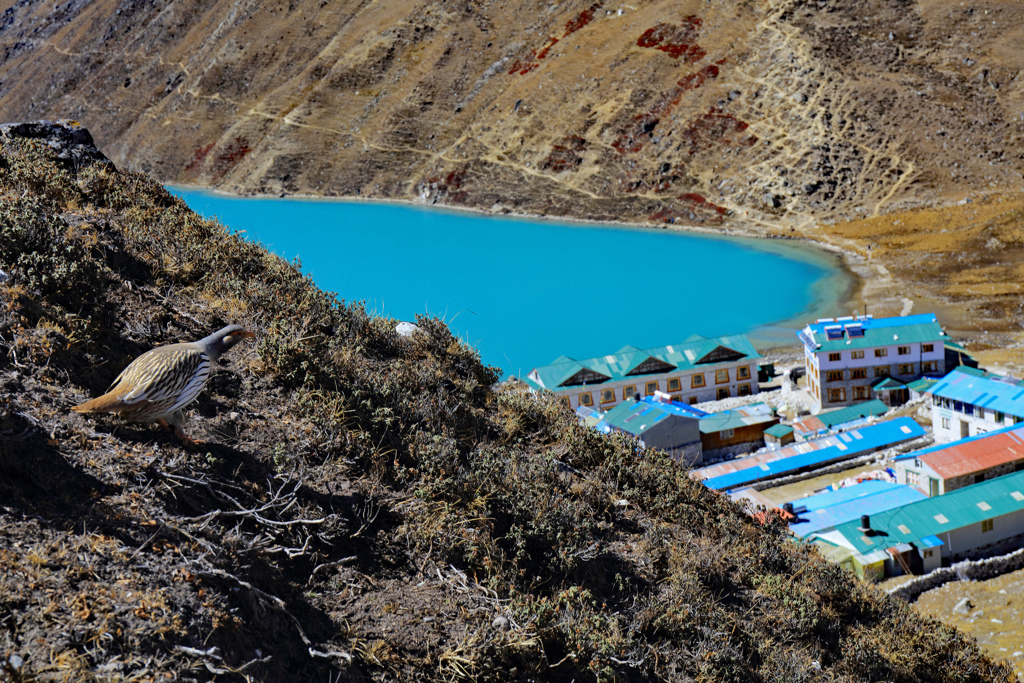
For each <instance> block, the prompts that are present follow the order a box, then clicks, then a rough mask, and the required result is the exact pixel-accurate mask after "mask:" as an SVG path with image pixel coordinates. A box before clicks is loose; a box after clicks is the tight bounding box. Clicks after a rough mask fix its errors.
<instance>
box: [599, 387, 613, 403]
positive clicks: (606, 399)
mask: <svg viewBox="0 0 1024 683" xmlns="http://www.w3.org/2000/svg"><path fill="white" fill-rule="evenodd" d="M614 400H615V390H614V389H602V390H601V403H611V402H613V401H614Z"/></svg>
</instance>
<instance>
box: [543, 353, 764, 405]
mask: <svg viewBox="0 0 1024 683" xmlns="http://www.w3.org/2000/svg"><path fill="white" fill-rule="evenodd" d="M740 368H745V369H746V376H745V377H744V378H740V377H739V375H740ZM719 370H725V371H726V372H728V377H729V379H728V381H726V382H718V381H716V379H717V378H716V373H717V371H719ZM695 376H699V377H701V378H702V381H703V385H700V384H698V386H694V377H695ZM672 379H678V380H679V386H678V387H677V388H672V389H670V388H669V380H672ZM649 385H650V386H649ZM628 387H632V388H633V389H634V390H635V391H636V392H637V393H638V394H639V395H640V396H641V397H642V396H651V395H653V394H654V392H655V391H661V392H664V393H666V394H668V395H669V396H671V397H672V400H674V401H679V402H680V403H689V404H694V403H705V402H707V401H715V400H717V399H718V394H719V390H720V389H721V390H725V391H728V392H729V396H741V395H744V394H743V393H741V392H743V391H745V392H746V393H749V394H756V393H758V391H759V389H758V386H757V360H750V359H744V360H738V361H731V362H727V363H714V364H711V365H705V366H703V367H701V368H699V369H693V370H687V371H685V372H678V371H677V372H667V373H663V374H657V375H637V376H635V377H632V378H630V379H628V380H619V381H617V382H604V383H602V384H587V385H581V386H575V387H563V388H561V389H553V390H552V391H553V392H554V393H555V394H556V395H558V396H559V397H561V398H562V399H563V400H568V402H569V407H571V408H572V409H573V410H575V409H576V408H578V407H580V405H585V406H589V407H591V408H596V409H598V410H608V409H609V408H614V407H615V406H617V405H618V404H620V403H622V401H623V400H626V399H627V398H628V395H627V394H624V390H626V389H627V388H628ZM605 391H611V392H612V396H613V398H612V400H607V401H606V400H603V398H606V397H604V396H602V392H605ZM583 394H589V396H590V400H591V403H582V404H581V403H580V396H581V395H583Z"/></svg>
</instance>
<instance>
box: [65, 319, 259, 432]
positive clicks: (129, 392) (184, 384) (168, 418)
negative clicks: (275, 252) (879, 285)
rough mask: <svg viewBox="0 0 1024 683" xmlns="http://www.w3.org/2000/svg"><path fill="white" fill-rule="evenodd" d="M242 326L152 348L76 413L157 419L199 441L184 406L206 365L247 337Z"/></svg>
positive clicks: (201, 381) (206, 373) (192, 397)
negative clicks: (190, 429)
mask: <svg viewBox="0 0 1024 683" xmlns="http://www.w3.org/2000/svg"><path fill="white" fill-rule="evenodd" d="M255 336H256V335H254V334H253V333H252V332H249V331H248V330H245V329H243V328H242V327H241V326H240V325H228V326H227V327H225V328H223V329H221V330H217V331H216V332H214V333H213V334H211V335H210V336H208V337H204V338H203V339H200V340H199V341H194V342H184V343H181V344H167V345H166V346H158V347H156V348H155V349H150V350H149V351H147V352H146V353H144V354H142V355H141V356H139V357H138V358H136V359H135V360H133V361H132V362H131V364H130V365H129V366H128V367H126V368H125V369H124V370H123V371H121V374H120V375H118V376H117V379H115V380H114V383H113V384H111V385H110V389H108V390H107V393H105V394H103V395H102V396H99V397H97V398H94V399H92V400H91V401H86V402H85V403H83V404H81V405H77V406H75V407H74V408H72V410H74V411H76V412H79V413H119V414H120V415H121V417H123V418H124V419H126V420H128V421H129V422H156V423H158V424H160V426H162V427H165V428H167V429H170V430H171V431H172V432H174V435H175V436H177V437H178V438H179V439H181V440H182V441H184V442H186V443H190V444H194V443H198V442H196V441H194V440H192V439H190V438H189V437H188V436H187V435H186V434H185V431H184V429H183V428H184V422H185V417H184V414H183V412H182V410H183V409H184V408H185V406H187V405H188V404H189V403H191V402H192V401H194V400H195V399H196V397H197V396H199V392H200V391H202V390H203V387H204V386H205V385H206V380H207V379H208V378H209V376H210V364H211V363H212V362H215V361H216V360H217V359H218V358H220V357H221V355H223V354H224V353H225V352H226V351H227V350H228V349H230V348H231V347H232V346H234V345H235V344H237V343H238V342H240V341H242V340H243V339H245V338H246V337H255Z"/></svg>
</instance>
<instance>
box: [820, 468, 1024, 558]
mask: <svg viewBox="0 0 1024 683" xmlns="http://www.w3.org/2000/svg"><path fill="white" fill-rule="evenodd" d="M1020 510H1024V472H1015V473H1013V474H1007V475H1005V476H1002V477H997V478H995V479H991V480H989V481H986V482H982V483H980V484H972V485H971V486H965V487H964V488H961V489H957V490H955V491H952V492H950V493H946V494H944V495H941V496H935V497H934V498H926V499H925V500H922V501H918V502H916V503H910V504H909V505H903V506H901V507H898V508H894V509H892V510H887V511H886V512H880V513H876V514H873V515H871V528H872V529H874V530H875V531H876V532H881V533H879V534H876V535H874V536H866V535H865V534H864V532H862V531H859V530H858V527H860V521H859V520H856V521H852V522H847V523H846V524H840V525H838V526H837V527H836V528H835V531H836V532H838V533H839V534H841V535H842V536H843V538H845V539H846V540H847V541H848V542H849V543H850V544H851V545H852V546H853V548H854V549H855V550H856V551H857V552H859V553H863V554H867V553H870V552H873V551H875V550H882V549H885V548H890V547H892V546H894V545H897V544H899V543H915V542H919V541H920V540H921V539H923V538H925V537H927V536H934V535H937V534H941V533H944V532H946V531H951V530H954V529H959V528H961V527H965V526H968V525H971V524H977V523H980V522H982V521H984V520H986V519H992V518H994V517H1000V516H1002V515H1006V514H1009V513H1012V512H1017V511H1020Z"/></svg>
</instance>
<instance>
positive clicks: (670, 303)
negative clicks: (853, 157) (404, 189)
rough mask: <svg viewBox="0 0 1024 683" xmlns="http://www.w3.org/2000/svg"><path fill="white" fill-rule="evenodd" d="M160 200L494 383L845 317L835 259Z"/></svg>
mask: <svg viewBox="0 0 1024 683" xmlns="http://www.w3.org/2000/svg"><path fill="white" fill-rule="evenodd" d="M169 189H170V190H171V191H172V192H173V193H174V194H176V195H178V196H180V197H182V198H183V199H184V200H185V202H186V203H187V204H188V205H189V207H190V208H192V209H193V210H195V211H196V212H197V213H200V214H202V215H204V216H206V217H210V218H217V219H218V220H219V221H220V222H221V223H223V224H224V225H226V226H227V227H228V228H229V229H230V230H232V231H235V232H242V233H244V237H246V238H247V239H251V240H256V241H258V242H260V243H262V244H263V245H264V246H266V247H267V248H268V249H270V250H271V251H273V252H274V253H276V254H279V255H281V256H283V257H284V258H287V259H295V258H298V259H300V260H301V264H302V270H303V272H305V273H308V274H309V275H310V276H311V277H312V278H313V280H314V281H315V282H316V284H317V285H318V286H319V287H321V288H322V289H326V290H330V291H333V292H335V293H337V295H338V297H339V298H341V299H344V300H347V301H364V302H365V304H366V307H367V309H368V310H369V311H371V312H374V313H377V314H379V315H387V316H391V317H394V318H397V319H401V320H410V321H411V320H413V319H414V316H415V315H416V314H429V315H435V316H438V317H440V318H442V319H443V320H445V321H446V322H447V323H448V324H449V326H450V327H451V329H452V330H453V331H454V332H456V333H457V334H458V335H459V337H460V338H461V339H463V340H464V341H466V342H468V343H470V344H472V345H473V346H475V347H476V348H478V349H479V350H480V353H481V356H482V358H483V360H484V362H485V363H488V364H491V365H496V366H499V367H500V368H501V369H502V373H501V374H502V377H504V376H506V375H508V374H514V375H522V374H525V373H528V372H529V371H530V370H531V369H532V368H533V367H536V366H538V365H546V364H548V363H550V362H551V361H553V360H554V359H555V358H557V357H558V356H561V355H563V354H564V355H567V356H570V357H573V358H591V357H595V356H599V355H605V354H609V353H614V352H615V351H617V350H618V349H620V348H622V347H623V346H625V345H627V344H630V345H633V346H636V347H639V348H647V347H654V346H663V345H666V344H674V343H679V342H681V341H683V340H685V339H686V338H687V337H689V336H690V335H693V334H700V335H703V336H706V337H712V336H719V335H726V334H737V333H746V334H749V335H750V337H751V339H752V340H753V342H754V344H755V346H757V347H758V348H759V349H761V350H764V349H766V348H769V347H777V346H792V345H795V343H796V337H795V335H794V330H795V329H798V328H799V327H802V326H803V325H804V324H806V323H807V322H808V321H810V320H811V319H813V318H815V317H818V316H823V315H841V314H844V313H846V312H847V311H846V308H847V307H848V306H847V303H846V299H847V296H848V292H849V290H850V285H851V276H850V275H849V273H848V272H846V271H845V270H844V269H842V268H841V267H840V263H839V259H838V257H836V256H835V255H833V254H829V253H827V252H824V251H820V250H817V249H814V248H812V247H809V246H807V245H804V244H800V243H796V242H781V241H773V240H756V239H750V238H733V237H718V236H710V235H705V234H697V233H686V232H680V231H669V230H658V229H648V228H637V227H630V226H611V225H604V224H595V223H569V222H559V221H554V220H538V219H529V220H528V219H521V218H507V217H494V216H488V215H484V214H477V213H471V212H461V211H448V210H437V209H433V208H421V207H417V206H414V205H409V204H398V203H384V202H380V203H378V202H365V201H342V200H308V199H272V198H248V197H232V196H228V195H221V194H214V193H210V192H204V191H198V190H193V189H186V188H179V187H171V188H169Z"/></svg>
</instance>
